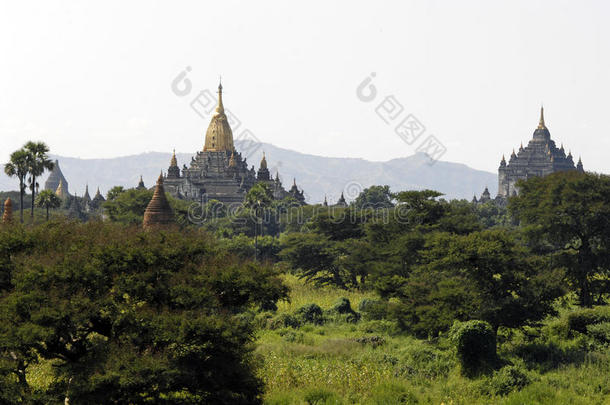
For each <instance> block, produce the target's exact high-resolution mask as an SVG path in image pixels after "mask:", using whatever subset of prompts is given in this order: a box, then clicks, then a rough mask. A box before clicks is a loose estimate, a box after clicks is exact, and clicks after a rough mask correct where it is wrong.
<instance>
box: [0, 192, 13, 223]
mask: <svg viewBox="0 0 610 405" xmlns="http://www.w3.org/2000/svg"><path fill="white" fill-rule="evenodd" d="M2 222H3V223H5V224H9V223H11V222H13V201H12V200H11V198H10V197H9V198H7V199H6V201H4V214H3V215H2Z"/></svg>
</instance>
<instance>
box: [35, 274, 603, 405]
mask: <svg viewBox="0 0 610 405" xmlns="http://www.w3.org/2000/svg"><path fill="white" fill-rule="evenodd" d="M284 277H285V281H286V283H287V284H288V285H289V286H290V287H291V301H290V302H282V303H280V304H279V308H278V312H279V313H293V312H295V311H296V310H297V309H298V308H300V307H301V306H303V305H305V304H310V303H316V304H318V305H320V307H322V308H323V309H325V310H328V309H330V308H332V307H333V305H334V303H335V302H336V301H337V300H338V299H339V298H340V297H346V298H348V299H349V300H350V302H351V304H352V308H354V309H356V308H357V306H358V304H359V303H360V301H361V300H362V299H365V298H373V299H374V298H375V296H374V294H372V293H363V292H357V291H356V292H346V291H343V290H339V289H333V288H330V287H325V288H315V287H313V286H310V285H307V284H304V283H303V282H302V281H300V280H299V279H297V278H296V277H294V276H291V275H286V276H284ZM569 315H570V312H569V311H563V313H562V316H561V317H560V318H556V319H550V320H549V321H548V322H546V324H545V326H544V327H543V328H542V329H541V332H540V334H541V335H542V336H544V335H545V334H546V335H548V336H547V337H546V338H544V339H542V338H539V339H538V340H536V341H534V342H532V341H530V340H528V338H526V336H525V335H524V334H522V333H520V332H513V333H512V334H511V336H510V337H509V338H505V339H502V343H501V344H500V347H499V354H500V356H501V357H502V358H503V359H504V361H505V362H506V363H507V364H509V365H512V366H513V367H516V368H518V369H519V370H522V372H523V373H524V374H525V375H526V376H527V381H528V382H529V383H527V384H525V386H524V387H523V388H521V389H520V390H518V389H513V390H512V391H511V390H510V383H511V381H503V380H502V378H504V377H503V374H502V373H499V372H497V373H495V374H494V375H488V376H481V377H478V378H474V379H469V378H465V377H463V376H462V375H461V374H460V372H459V366H458V363H457V360H456V359H455V356H454V354H453V351H452V349H451V347H450V346H449V344H448V342H447V341H445V340H443V339H440V340H438V341H434V342H432V341H427V340H419V339H415V338H413V337H411V336H408V335H406V334H401V333H396V329H395V328H394V327H393V325H392V324H391V323H390V322H387V321H366V320H360V321H359V322H358V323H346V322H337V321H329V322H327V323H325V324H324V325H312V324H306V325H303V326H301V327H299V328H280V329H276V330H268V329H261V330H259V331H258V333H257V349H256V354H257V356H259V357H260V360H261V366H260V369H259V370H258V373H259V376H260V377H261V378H262V379H263V381H264V382H265V386H266V393H265V403H266V404H268V405H291V404H296V405H301V404H304V405H313V404H316V405H331V404H365V405H369V404H371V405H372V404H387V405H394V404H436V405H438V404H444V405H458V404H464V405H470V404H501V405H530V404H553V405H561V404H575V405H580V404H582V405H590V404H599V405H605V404H607V405H610V349H609V348H608V347H607V346H603V345H602V346H596V347H589V345H590V342H588V343H587V341H585V340H584V339H583V336H576V337H568V336H565V333H567V332H566V331H565V330H562V327H560V326H561V325H562V324H565V321H566V319H567V318H568V316H569ZM371 337H375V338H376V339H370V338H371ZM362 338H369V339H362ZM379 339H381V340H379ZM372 342H377V344H372ZM51 368H52V365H51V362H41V363H39V364H36V365H33V366H32V368H31V369H30V370H29V375H28V380H29V381H30V383H31V384H32V386H33V387H38V388H42V387H45V386H48V384H50V382H51V373H52V370H51ZM506 386H508V387H509V392H508V393H505V392H502V393H499V392H500V391H499V388H498V387H502V389H504V388H505V387H506ZM503 394H504V395H503Z"/></svg>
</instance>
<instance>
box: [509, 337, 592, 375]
mask: <svg viewBox="0 0 610 405" xmlns="http://www.w3.org/2000/svg"><path fill="white" fill-rule="evenodd" d="M514 353H515V355H517V356H519V357H521V358H522V359H523V361H525V363H526V365H527V367H528V368H534V369H536V370H538V371H540V372H545V371H548V370H551V369H555V368H557V367H559V366H561V365H563V364H570V363H580V362H582V361H583V360H584V357H585V355H586V350H585V348H584V347H583V341H582V340H580V341H572V342H562V341H559V342H555V341H549V342H546V343H539V342H534V343H527V344H523V345H519V346H517V347H516V348H515V351H514Z"/></svg>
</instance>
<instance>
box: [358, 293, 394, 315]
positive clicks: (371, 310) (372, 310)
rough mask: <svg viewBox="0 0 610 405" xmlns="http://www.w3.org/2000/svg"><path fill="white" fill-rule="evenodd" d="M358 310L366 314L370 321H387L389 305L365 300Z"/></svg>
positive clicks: (383, 302)
mask: <svg viewBox="0 0 610 405" xmlns="http://www.w3.org/2000/svg"><path fill="white" fill-rule="evenodd" d="M358 310H359V311H360V312H362V313H364V317H365V319H368V320H381V319H386V318H387V314H388V303H387V302H385V301H379V300H372V299H369V298H365V299H363V300H362V301H361V302H360V305H358Z"/></svg>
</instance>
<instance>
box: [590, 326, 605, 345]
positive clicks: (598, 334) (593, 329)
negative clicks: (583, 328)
mask: <svg viewBox="0 0 610 405" xmlns="http://www.w3.org/2000/svg"><path fill="white" fill-rule="evenodd" d="M587 334H588V335H589V336H591V337H593V338H594V339H595V340H597V341H598V342H600V343H604V344H605V343H610V322H603V323H598V324H595V325H589V326H587Z"/></svg>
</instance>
